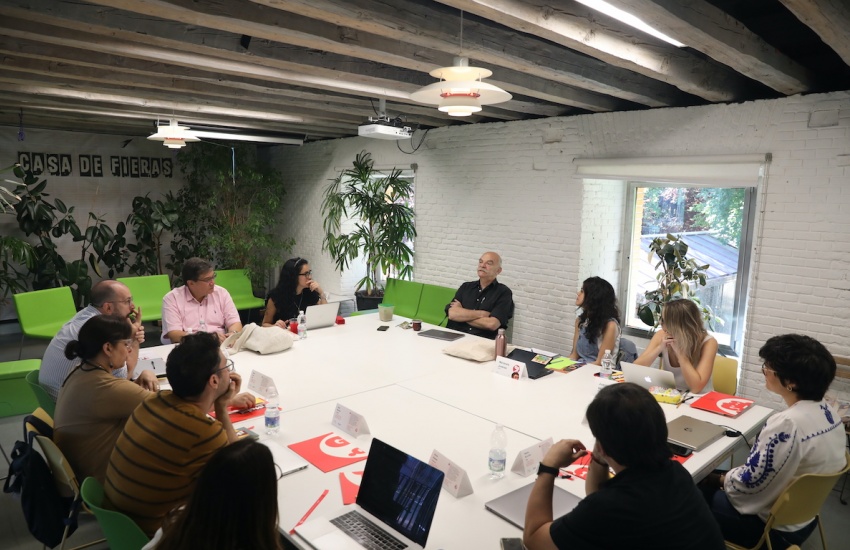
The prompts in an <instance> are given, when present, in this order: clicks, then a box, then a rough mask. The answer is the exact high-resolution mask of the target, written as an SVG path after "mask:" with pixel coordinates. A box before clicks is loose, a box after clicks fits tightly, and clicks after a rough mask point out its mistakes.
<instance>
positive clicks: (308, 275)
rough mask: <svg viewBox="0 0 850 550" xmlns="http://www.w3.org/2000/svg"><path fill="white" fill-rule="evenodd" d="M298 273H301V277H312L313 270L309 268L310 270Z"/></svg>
mask: <svg viewBox="0 0 850 550" xmlns="http://www.w3.org/2000/svg"><path fill="white" fill-rule="evenodd" d="M299 275H301V276H302V277H312V276H313V270H312V269H311V270H310V271H305V272H304V273H299Z"/></svg>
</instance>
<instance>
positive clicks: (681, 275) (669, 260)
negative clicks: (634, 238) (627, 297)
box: [638, 233, 712, 330]
mask: <svg viewBox="0 0 850 550" xmlns="http://www.w3.org/2000/svg"><path fill="white" fill-rule="evenodd" d="M653 256H655V258H657V259H658V263H657V264H655V269H656V270H659V271H658V275H657V276H656V280H657V281H658V288H656V289H654V290H647V291H646V292H644V302H643V303H642V304H641V305H640V306H639V307H638V317H639V318H640V320H641V321H642V322H643V323H644V324H645V325H648V326H650V327H652V329H653V330H655V329H656V328H657V327H658V325H659V323H660V322H661V309H662V308H663V307H664V304H665V303H667V302H669V301H671V300H677V299H679V298H687V299H690V300H693V301H695V302H696V303H697V305H698V306H699V308H700V310H701V311H702V313H703V317H704V319H705V320H706V321H707V322H710V321H711V319H712V313H711V310H710V309H708V308H707V307H706V306H703V305H701V304H700V302H699V299H698V298H697V296H696V289H697V287H699V286H705V284H706V273H705V272H706V270H707V269H708V268H709V266H708V264H705V265H699V264H698V263H697V262H696V261H695V260H694V259H692V258H688V245H687V244H686V243H685V241H683V240H682V238H681V236H674V235H671V234H669V233H668V234H667V236H666V237H656V238H655V239H653V240H652V242H651V243H650V244H649V260H650V262H651V261H652V259H653Z"/></svg>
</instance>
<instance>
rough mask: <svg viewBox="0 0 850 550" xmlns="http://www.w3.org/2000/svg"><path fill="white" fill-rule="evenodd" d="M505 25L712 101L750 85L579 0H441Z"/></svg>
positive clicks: (736, 95)
mask: <svg viewBox="0 0 850 550" xmlns="http://www.w3.org/2000/svg"><path fill="white" fill-rule="evenodd" d="M437 1H438V2H440V3H441V4H445V5H447V6H452V7H454V8H457V9H461V10H464V11H466V12H468V13H474V14H475V15H478V16H480V17H483V18H486V19H489V20H491V21H495V22H497V23H500V24H502V25H505V26H506V27H510V28H512V29H516V30H518V31H522V32H525V33H528V34H533V35H536V36H539V37H541V38H545V39H547V40H550V41H552V42H555V43H556V44H561V45H562V46H565V47H567V48H570V49H572V50H576V51H578V52H581V53H583V54H585V55H589V56H592V57H595V58H596V59H599V60H601V61H604V62H606V63H609V64H611V65H613V66H615V67H620V68H621V69H627V70H630V71H634V72H636V73H639V74H642V75H644V76H647V77H649V78H654V79H657V80H661V81H663V82H667V83H668V84H671V85H673V86H676V87H677V88H679V89H680V90H682V91H684V92H687V93H689V94H693V95H695V96H697V97H701V98H703V99H706V100H708V101H735V100H739V99H742V98H744V97H746V94H747V92H748V89H749V88H751V87H752V86H751V83H750V82H749V80H748V79H746V78H744V77H742V76H741V75H739V74H738V73H736V72H735V71H733V70H731V69H729V68H728V67H726V66H725V65H721V64H719V63H713V62H711V61H708V60H706V59H704V58H702V57H699V56H696V55H694V54H693V53H691V52H690V51H688V50H687V49H682V48H677V47H675V46H672V45H670V44H667V43H666V42H664V41H662V40H659V39H657V38H655V37H652V36H649V35H645V34H643V33H641V32H640V31H636V30H635V29H633V28H632V27H629V26H627V25H625V24H623V23H620V22H619V21H616V20H614V19H612V18H609V17H606V16H605V15H603V14H601V13H599V12H597V11H595V10H592V9H591V8H588V7H587V6H584V5H582V4H579V3H578V2H570V1H562V2H557V3H553V2H551V1H550V0H437Z"/></svg>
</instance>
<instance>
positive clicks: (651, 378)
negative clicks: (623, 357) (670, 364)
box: [620, 362, 676, 389]
mask: <svg viewBox="0 0 850 550" xmlns="http://www.w3.org/2000/svg"><path fill="white" fill-rule="evenodd" d="M620 370H622V371H623V380H625V381H626V382H632V383H634V384H637V385H638V386H641V387H644V388H646V389H649V388H651V387H652V386H661V387H662V388H673V389H675V388H676V377H675V376H673V373H672V372H670V371H666V370H661V369H654V368H652V367H644V366H643V365H635V364H634V363H626V362H623V363H620Z"/></svg>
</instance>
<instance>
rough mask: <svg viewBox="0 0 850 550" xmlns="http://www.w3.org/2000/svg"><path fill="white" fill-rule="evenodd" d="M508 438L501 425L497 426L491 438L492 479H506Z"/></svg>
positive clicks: (490, 461) (490, 465)
mask: <svg viewBox="0 0 850 550" xmlns="http://www.w3.org/2000/svg"><path fill="white" fill-rule="evenodd" d="M507 446H508V436H507V434H505V428H503V427H502V425H501V424H496V428H495V429H494V430H493V434H492V435H491V436H490V459H489V461H488V465H489V467H490V479H502V478H503V477H505V463H506V462H507V458H508V452H507Z"/></svg>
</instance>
